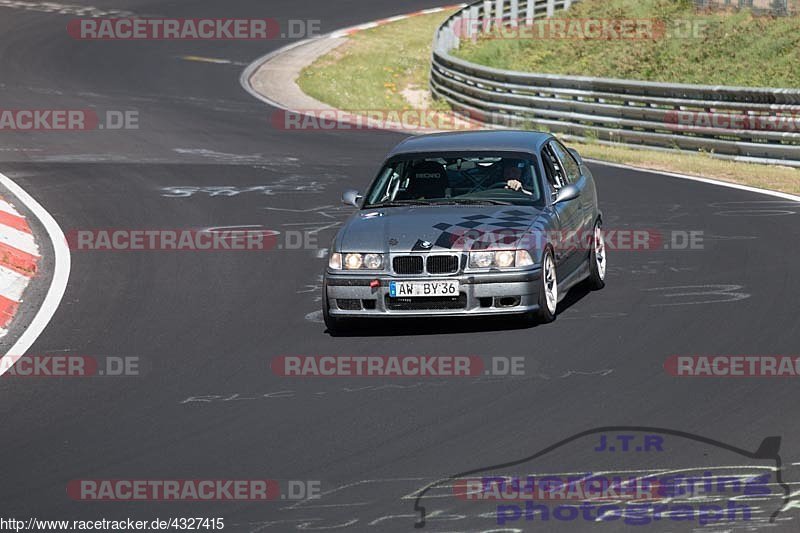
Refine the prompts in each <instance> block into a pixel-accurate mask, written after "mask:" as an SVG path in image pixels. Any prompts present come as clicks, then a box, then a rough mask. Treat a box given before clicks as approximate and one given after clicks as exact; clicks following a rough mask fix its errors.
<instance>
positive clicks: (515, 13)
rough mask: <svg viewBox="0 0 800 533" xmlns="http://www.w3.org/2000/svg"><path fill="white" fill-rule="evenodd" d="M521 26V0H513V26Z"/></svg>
mask: <svg viewBox="0 0 800 533" xmlns="http://www.w3.org/2000/svg"><path fill="white" fill-rule="evenodd" d="M517 26H519V0H511V27H512V28H516V27H517Z"/></svg>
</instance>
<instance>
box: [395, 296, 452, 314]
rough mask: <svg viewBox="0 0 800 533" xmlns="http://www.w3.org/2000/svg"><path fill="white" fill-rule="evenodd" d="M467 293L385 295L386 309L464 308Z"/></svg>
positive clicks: (427, 309) (429, 309)
mask: <svg viewBox="0 0 800 533" xmlns="http://www.w3.org/2000/svg"><path fill="white" fill-rule="evenodd" d="M465 307H467V295H466V294H464V293H463V292H462V293H460V294H459V295H458V296H426V297H424V298H391V297H390V296H389V295H388V294H387V295H386V309H389V310H391V311H441V310H445V309H464V308H465Z"/></svg>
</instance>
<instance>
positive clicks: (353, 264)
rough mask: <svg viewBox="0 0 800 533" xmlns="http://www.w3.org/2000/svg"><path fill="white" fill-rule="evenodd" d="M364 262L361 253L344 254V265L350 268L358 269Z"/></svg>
mask: <svg viewBox="0 0 800 533" xmlns="http://www.w3.org/2000/svg"><path fill="white" fill-rule="evenodd" d="M363 263H364V258H363V257H362V255H361V254H347V255H346V256H344V267H345V268H346V269H348V270H358V269H359V268H361V265H362V264H363Z"/></svg>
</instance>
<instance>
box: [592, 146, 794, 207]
mask: <svg viewBox="0 0 800 533" xmlns="http://www.w3.org/2000/svg"><path fill="white" fill-rule="evenodd" d="M583 160H584V161H587V162H589V163H592V164H597V165H604V166H607V167H616V168H624V169H626V170H635V171H637V172H649V173H650V174H660V175H662V176H671V177H673V178H680V179H684V180H692V181H699V182H701V183H708V184H710V185H718V186H720V187H728V188H730V189H739V190H740V191H747V192H754V193H757V194H766V195H767V196H774V197H776V198H784V199H786V200H791V201H793V202H800V196H796V195H794V194H789V193H786V192H779V191H769V190H767V189H759V188H758V187H750V186H749V185H740V184H738V183H730V182H727V181H719V180H715V179H711V178H701V177H698V176H689V175H688V174H678V173H677V172H665V171H663V170H651V169H648V168H642V167H632V166H630V165H623V164H621V163H609V162H607V161H600V160H599V159H590V158H588V157H584V158H583Z"/></svg>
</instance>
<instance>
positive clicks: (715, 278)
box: [0, 0, 800, 532]
mask: <svg viewBox="0 0 800 533" xmlns="http://www.w3.org/2000/svg"><path fill="white" fill-rule="evenodd" d="M95 5H98V6H100V7H103V8H108V7H110V6H112V7H114V8H116V9H127V10H130V11H133V12H134V13H137V14H157V15H163V16H171V17H196V18H197V17H215V16H216V17H264V16H269V17H275V18H277V19H279V20H281V21H285V20H286V19H289V18H294V19H319V20H321V21H322V29H323V30H324V31H330V30H334V29H337V28H340V27H344V26H348V25H352V24H357V23H360V22H364V21H368V20H374V19H377V18H381V17H386V16H390V15H395V14H400V13H405V12H409V11H413V10H416V9H420V8H424V7H431V3H430V2H429V1H410V0H407V1H405V2H403V3H402V4H398V3H395V2H387V1H385V0H380V1H363V0H359V1H355V0H348V1H338V2H328V1H308V2H289V1H270V2H255V1H244V0H240V1H235V2H233V1H226V2H211V1H191V2H188V1H187V2H164V3H158V2H154V3H146V2H102V3H101V2H97V3H96V4H95ZM69 18H71V17H70V16H69V15H60V14H55V13H41V12H36V11H26V10H21V9H12V8H7V7H0V35H2V38H0V72H1V73H2V74H1V75H0V76H2V77H1V78H0V82H1V85H0V98H1V101H2V107H3V108H85V107H87V106H96V107H97V108H98V109H134V110H137V111H138V112H139V115H140V122H141V125H140V128H139V129H138V130H130V131H120V132H85V133H54V132H51V133H17V134H15V133H9V132H4V133H2V134H1V135H2V136H1V137H0V148H1V149H2V150H0V172H3V173H4V174H6V175H8V176H9V177H11V178H12V179H14V180H15V181H16V182H17V183H19V184H20V185H21V186H22V187H23V188H24V189H25V190H27V191H28V192H29V193H30V194H31V195H32V196H33V197H35V198H36V199H37V200H38V201H39V202H40V203H41V204H42V205H43V206H44V207H45V208H46V209H47V210H48V211H49V212H50V213H51V214H52V215H53V216H54V217H55V219H56V220H57V221H58V223H59V224H60V226H61V227H62V229H63V230H64V231H65V232H68V231H69V230H70V229H75V228H185V227H211V226H239V225H256V226H263V227H264V228H270V229H277V230H287V229H297V228H303V229H306V230H312V231H314V230H318V234H319V243H320V247H327V245H328V243H329V242H330V239H331V238H332V236H333V234H334V232H335V230H336V224H337V223H339V222H340V221H341V220H343V218H344V217H345V216H346V215H347V214H348V209H347V208H345V207H344V206H340V205H339V202H338V199H339V196H340V192H341V190H342V189H345V188H348V187H353V188H362V189H363V187H364V186H365V184H366V183H367V182H368V181H369V179H371V177H372V175H373V174H374V172H375V171H376V167H377V165H378V164H379V163H380V160H381V158H382V156H383V155H384V154H385V153H386V152H387V151H388V149H389V148H390V147H391V146H392V145H393V144H394V143H395V142H397V141H399V140H400V139H401V138H403V135H401V134H395V133H376V132H368V133H367V132H352V131H351V132H328V133H322V132H283V131H277V130H275V129H273V128H272V127H271V126H270V122H269V113H270V108H268V107H266V106H265V105H263V104H261V103H260V102H257V101H256V100H254V99H253V98H252V97H250V96H249V95H248V94H247V93H245V92H244V91H243V90H242V88H241V86H240V85H239V81H238V80H239V73H240V71H241V69H242V68H243V66H242V64H247V63H249V62H250V61H252V60H253V59H255V58H256V57H259V56H261V55H263V54H264V53H266V52H268V51H269V50H270V49H274V48H277V47H279V46H282V45H283V44H286V41H281V40H276V41H270V42H267V43H266V44H265V43H264V42H260V43H259V42H235V41H230V42H217V43H208V42H206V43H202V42H196V43H192V42H171V41H161V42H78V41H75V40H73V39H71V38H70V37H69V36H68V35H67V33H66V32H65V25H66V22H67V20H69ZM185 55H195V56H206V57H213V58H222V59H226V60H230V61H231V62H232V63H229V64H212V63H201V62H193V61H186V60H182V59H180V58H181V56H185ZM592 168H593V171H594V173H595V176H596V178H597V181H598V187H599V193H600V200H601V205H602V208H603V210H604V212H605V213H606V225H607V226H608V227H615V228H636V229H641V228H646V229H656V230H662V231H670V230H686V231H688V230H699V231H703V232H704V236H705V239H704V245H705V246H704V249H702V250H685V251H675V250H660V251H652V252H622V251H620V252H617V253H614V254H612V255H611V257H610V270H609V275H608V285H607V287H606V289H604V290H603V291H600V292H596V293H590V294H582V293H580V291H577V294H573V295H571V296H570V298H568V299H567V300H566V301H565V302H564V303H562V306H561V311H560V314H559V316H558V319H557V320H556V321H555V322H554V323H552V324H550V325H546V326H540V327H536V328H530V329H529V328H521V327H518V326H516V325H507V324H505V323H502V322H500V323H497V322H488V323H470V324H463V323H457V324H453V323H451V322H450V323H447V324H444V325H439V324H434V325H431V324H430V322H427V323H423V324H419V323H412V324H403V325H398V326H388V327H374V328H370V329H368V330H365V331H363V332H361V333H359V334H358V335H356V336H352V337H338V338H332V337H330V336H329V335H328V334H327V333H326V332H325V330H324V326H323V325H322V324H321V322H320V320H319V316H318V314H315V311H317V310H318V309H319V306H320V304H319V296H320V274H321V271H322V268H323V261H324V260H323V259H319V258H317V254H316V252H314V251H313V250H299V251H286V250H283V251H278V250H275V251H272V252H265V253H224V252H220V253H190V252H182V253H170V252H142V253H109V252H77V251H76V252H73V255H72V273H71V277H70V282H69V285H68V287H67V291H66V294H65V296H64V299H63V301H62V304H61V306H60V308H59V310H58V311H57V313H56V314H55V316H54V317H53V320H52V322H51V323H50V325H49V326H48V328H47V329H46V330H45V331H44V333H43V334H42V335H41V337H40V338H39V339H38V341H37V342H36V343H35V344H34V346H33V348H32V349H31V351H30V353H34V354H44V353H79V354H89V355H96V356H104V355H115V356H138V357H140V358H141V360H142V362H143V366H144V367H145V368H146V372H145V373H144V375H143V376H141V377H136V378H134V377H131V378H125V379H122V378H120V379H111V378H107V379H101V378H97V379H52V380H48V379H21V378H20V379H2V380H0V436H1V438H0V442H1V443H2V453H0V515H2V516H6V517H12V516H13V517H17V518H27V517H29V516H36V517H38V518H51V519H97V518H103V517H105V518H108V519H112V518H123V517H133V518H140V519H153V518H156V517H159V518H167V517H171V516H204V517H216V516H221V517H224V518H225V519H226V524H227V526H228V527H227V528H226V529H228V530H232V531H258V530H265V531H294V530H319V529H323V528H327V529H331V530H351V531H410V530H412V529H413V524H414V521H415V513H414V509H413V503H414V502H413V498H410V499H409V498H406V499H403V498H402V497H403V496H407V495H408V494H411V493H413V492H414V491H415V490H418V489H420V488H422V487H424V486H425V485H426V484H427V483H429V482H433V481H435V480H437V479H439V478H442V477H447V476H449V475H452V474H455V473H457V472H462V471H466V470H470V469H473V468H479V467H482V466H485V465H491V464H497V463H502V462H505V461H510V460H513V459H515V458H520V457H525V456H527V455H530V454H531V453H532V452H533V451H535V450H538V449H541V448H544V447H546V446H548V445H550V444H552V443H554V442H557V441H559V440H561V439H563V438H566V437H568V436H569V435H572V434H575V433H579V432H581V431H584V430H587V429H590V428H594V427H597V426H603V425H633V426H659V427H664V428H671V429H674V430H680V431H686V432H689V433H695V434H700V435H704V436H706V437H709V438H713V439H716V440H719V441H722V442H725V443H729V444H732V445H735V446H739V447H741V448H745V449H748V450H754V449H755V448H757V447H758V445H759V443H760V442H761V439H762V438H764V437H766V436H771V435H779V436H781V437H782V438H783V445H782V448H781V455H782V457H783V460H784V466H785V467H786V469H787V471H786V474H787V476H790V474H792V473H793V474H794V477H793V479H795V480H798V479H800V476H798V475H797V474H798V470H800V469H798V468H797V466H798V463H800V424H798V422H797V420H798V414H800V409H799V408H798V406H797V398H798V395H797V382H796V380H793V379H750V380H744V379H731V380H719V379H696V380H690V379H676V378H672V377H670V376H668V375H666V373H665V372H664V370H663V368H662V365H663V363H664V360H665V359H666V358H667V357H668V356H670V355H673V354H698V355H700V354H783V355H796V354H797V348H798V339H800V327H798V324H800V319H798V305H797V297H798V295H800V280H798V276H797V265H798V264H800V249H799V248H798V246H797V244H798V242H800V224H798V220H799V219H798V216H799V215H798V211H800V210H799V209H798V205H797V204H793V203H791V202H789V201H785V200H781V199H778V198H771V197H767V196H762V195H757V194H753V193H749V192H745V191H740V190H734V189H728V188H721V187H717V186H713V185H709V184H704V183H697V182H691V181H685V180H680V179H676V178H671V177H664V176H659V175H656V174H649V173H643V172H637V171H632V170H622V169H618V168H612V167H605V166H601V165H592ZM218 186H232V187H237V188H247V187H251V186H267V187H265V188H266V189H268V190H270V191H271V193H270V194H264V193H263V191H262V190H256V191H255V192H253V191H251V192H241V193H239V194H236V195H233V196H219V195H218V196H212V195H211V194H210V193H209V192H208V190H207V189H204V188H205V187H218ZM174 187H194V188H196V189H193V190H191V191H190V192H189V193H187V192H185V190H184V191H183V192H181V191H176V189H174ZM262 189H263V188H262ZM719 285H724V286H734V287H727V288H723V289H722V290H727V291H728V292H727V293H726V294H723V295H720V294H707V293H708V292H709V291H711V292H714V291H719V290H720V288H719V287H718V286H719ZM687 286H690V287H688V288H687ZM712 286H717V287H712ZM703 293H706V294H703ZM731 293H736V294H738V295H739V296H736V297H731V296H730V294H731ZM676 294H684V295H683V296H675V295H676ZM670 295H672V296H670ZM664 304H672V305H664ZM423 353H424V354H448V355H451V354H476V355H483V356H523V357H524V358H525V360H526V370H527V374H526V376H524V377H523V378H515V379H509V378H505V379H496V378H494V379H488V378H487V379H483V378H481V379H476V380H464V379H461V380H457V379H450V380H428V381H421V380H420V381H417V380H405V381H397V380H394V381H392V380H372V379H360V380H355V379H353V380H346V379H340V380H330V379H306V380H291V379H285V378H279V377H276V376H274V375H273V374H272V373H271V372H270V368H269V362H270V360H271V359H272V358H273V357H275V356H278V355H292V354H305V355H318V354H360V355H368V354H384V355H393V354H423ZM200 400H205V401H200ZM581 453H583V455H581ZM702 453H704V454H708V453H711V452H710V451H709V450H707V449H706V450H704V451H703V452H702ZM567 459H570V460H576V461H578V460H579V461H581V462H582V464H583V465H584V466H583V467H586V466H587V465H588V464H589V463H590V462H591V461H592V460H593V459H592V455H591V453H588V454H587V453H585V450H584V452H576V454H575V455H573V456H571V458H567ZM669 461H671V462H672V466H675V467H678V466H681V467H689V466H693V465H694V464H695V463H696V457H695V456H694V455H691V453H690V452H686V453H683V452H681V453H678V454H673V455H671V456H670V458H669ZM792 463H795V465H792ZM576 468H577V467H576ZM790 471H793V472H790ZM83 478H116V479H121V478H132V479H199V478H203V479H252V478H271V479H280V480H319V481H321V486H322V489H323V491H334V494H335V496H334V497H332V500H328V501H332V502H333V503H332V505H329V506H322V507H320V506H319V504H324V503H325V501H320V502H319V503H318V504H317V506H316V507H303V506H299V507H296V508H289V505H288V504H287V503H285V502H271V503H258V502H252V503H243V502H218V503H174V502H172V503H165V502H161V503H159V502H127V503H124V502H94V503H92V502H79V501H72V500H70V499H69V498H68V497H67V495H66V492H65V487H66V484H67V482H68V481H69V480H71V479H83ZM359 482H362V483H359ZM345 486H347V487H348V489H342V490H335V489H337V488H340V487H345ZM792 490H797V485H793V486H792ZM435 509H439V510H441V511H442V512H444V513H445V514H444V515H443V516H445V517H446V518H444V519H440V520H438V521H437V520H429V522H428V525H427V526H426V528H427V529H428V530H430V531H437V532H438V531H484V530H491V529H493V528H497V527H499V526H493V525H492V524H493V521H492V519H491V518H486V517H482V518H480V517H477V516H474V515H470V514H469V511H468V510H467V511H465V509H467V508H466V507H464V506H463V505H461V507H459V506H457V504H456V503H453V502H451V501H450V500H443V501H438V502H434V503H431V504H429V505H428V513H429V516H430V514H431V513H432V511H433V510H435ZM457 509H460V510H458V511H457ZM461 511H465V512H464V513H462V514H458V513H459V512H461ZM448 513H449V514H448ZM434 516H436V515H434ZM441 516H442V515H440V517H441ZM447 517H449V518H447ZM797 518H798V516H797V510H796V509H795V510H793V511H792V510H790V511H787V512H786V513H784V514H783V515H782V517H781V520H780V521H779V522H778V523H777V524H775V525H773V526H772V528H773V530H775V529H777V530H786V531H796V530H797ZM678 526H680V527H678ZM517 527H520V528H526V529H538V530H549V528H553V530H559V531H560V530H569V531H587V530H592V527H591V524H587V523H585V522H575V521H573V522H563V523H560V524H557V525H556V524H550V525H539V526H537V528H533V527H532V526H531V524H524V523H521V525H517ZM612 527H614V526H612ZM695 527H696V525H695ZM742 527H743V526H742ZM691 528H692V524H691V523H689V524H680V523H669V524H667V523H665V524H661V525H658V524H652V525H651V526H650V530H658V531H662V530H663V531H682V530H687V531H688V530H691ZM603 530H615V529H608V528H605V529H603ZM509 531H510V530H509Z"/></svg>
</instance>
